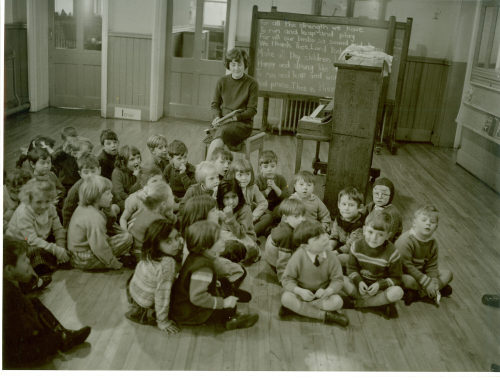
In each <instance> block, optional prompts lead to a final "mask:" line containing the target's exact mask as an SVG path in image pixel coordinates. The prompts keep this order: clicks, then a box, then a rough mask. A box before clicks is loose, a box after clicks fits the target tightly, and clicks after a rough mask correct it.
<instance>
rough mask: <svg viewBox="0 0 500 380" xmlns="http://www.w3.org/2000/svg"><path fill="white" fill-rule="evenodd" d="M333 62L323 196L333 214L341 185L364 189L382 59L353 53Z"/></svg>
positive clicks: (379, 89)
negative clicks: (328, 139) (334, 70)
mask: <svg viewBox="0 0 500 380" xmlns="http://www.w3.org/2000/svg"><path fill="white" fill-rule="evenodd" d="M335 66H336V67H337V68H338V71H337V81H336V85H335V98H334V104H335V107H334V110H333V124H332V129H331V134H330V136H331V138H330V146H329V152H328V166H327V177H326V184H325V196H324V203H325V204H326V206H327V207H328V208H329V210H330V212H331V213H332V214H334V213H335V212H336V207H337V195H338V193H339V191H340V190H342V189H343V188H344V187H347V186H354V187H356V188H357V189H358V190H359V191H360V192H361V193H365V192H366V187H367V184H368V180H369V175H370V168H371V163H372V154H373V145H374V140H375V129H376V120H377V109H378V104H379V99H380V95H381V90H382V79H383V76H382V60H377V61H373V60H364V59H362V58H358V57H353V58H351V59H350V60H348V61H345V62H342V63H335Z"/></svg>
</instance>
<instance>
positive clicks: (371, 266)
mask: <svg viewBox="0 0 500 380" xmlns="http://www.w3.org/2000/svg"><path fill="white" fill-rule="evenodd" d="M347 274H348V275H349V278H350V279H351V280H352V281H353V282H354V284H355V285H356V287H358V285H359V283H360V282H361V281H364V282H365V283H366V284H367V285H368V286H370V285H371V284H373V283H374V282H378V284H379V287H380V290H384V289H387V288H388V287H389V286H394V285H399V284H400V283H401V274H402V269H401V260H400V257H399V253H398V251H397V250H396V248H395V247H394V245H393V244H392V243H391V242H390V241H386V242H385V243H384V244H382V245H381V246H379V247H377V248H371V247H370V246H369V245H368V244H366V241H365V239H360V240H356V241H355V242H354V244H353V245H352V246H351V253H350V255H349V261H348V263H347Z"/></svg>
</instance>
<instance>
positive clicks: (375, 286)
mask: <svg viewBox="0 0 500 380" xmlns="http://www.w3.org/2000/svg"><path fill="white" fill-rule="evenodd" d="M379 290H380V285H379V283H378V282H374V283H373V284H371V285H370V286H369V287H368V289H367V290H366V291H367V292H368V295H369V296H374V295H375V294H377V293H378V291H379Z"/></svg>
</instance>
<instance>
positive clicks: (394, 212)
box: [366, 202, 403, 242]
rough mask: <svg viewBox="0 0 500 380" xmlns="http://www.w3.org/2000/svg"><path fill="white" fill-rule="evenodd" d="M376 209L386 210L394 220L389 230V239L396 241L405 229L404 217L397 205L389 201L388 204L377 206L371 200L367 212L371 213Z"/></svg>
mask: <svg viewBox="0 0 500 380" xmlns="http://www.w3.org/2000/svg"><path fill="white" fill-rule="evenodd" d="M374 209H378V210H384V211H385V212H387V213H388V214H389V215H390V216H391V220H392V222H391V228H390V230H389V232H390V234H389V241H391V242H394V241H396V239H397V238H398V237H399V235H401V232H402V231H403V219H402V218H401V214H400V212H399V210H398V209H397V207H396V206H394V205H393V204H392V203H389V204H388V205H386V206H384V207H381V208H379V207H377V206H375V204H374V203H373V202H370V203H368V206H366V211H367V214H370V213H371V212H372V211H373V210H374Z"/></svg>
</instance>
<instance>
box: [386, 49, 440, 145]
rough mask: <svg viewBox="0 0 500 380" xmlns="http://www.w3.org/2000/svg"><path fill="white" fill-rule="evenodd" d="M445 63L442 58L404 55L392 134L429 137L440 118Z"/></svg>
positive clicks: (418, 138)
mask: <svg viewBox="0 0 500 380" xmlns="http://www.w3.org/2000/svg"><path fill="white" fill-rule="evenodd" d="M447 71H448V64H447V62H446V61H445V60H440V59H433V58H423V57H408V62H407V66H406V75H405V83H404V86H403V94H402V98H401V110H400V114H399V118H398V128H397V131H396V138H397V139H398V140H406V141H423V142H427V141H431V136H432V133H433V130H434V129H435V128H437V125H438V122H439V120H440V119H441V111H442V103H443V95H444V90H445V87H446V79H447Z"/></svg>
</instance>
